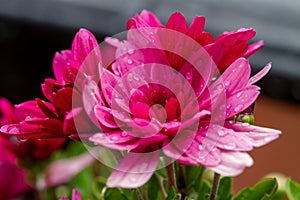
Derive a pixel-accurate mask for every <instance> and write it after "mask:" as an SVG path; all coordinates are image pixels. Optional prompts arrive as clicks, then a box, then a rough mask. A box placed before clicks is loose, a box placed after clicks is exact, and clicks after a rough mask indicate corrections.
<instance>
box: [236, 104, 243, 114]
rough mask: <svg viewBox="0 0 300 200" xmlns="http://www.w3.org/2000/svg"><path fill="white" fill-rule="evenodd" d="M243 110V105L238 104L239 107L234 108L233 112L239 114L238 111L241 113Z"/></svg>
mask: <svg viewBox="0 0 300 200" xmlns="http://www.w3.org/2000/svg"><path fill="white" fill-rule="evenodd" d="M243 108H244V105H243V104H239V105H237V106H236V107H235V108H234V112H239V111H241V110H242V109H243Z"/></svg>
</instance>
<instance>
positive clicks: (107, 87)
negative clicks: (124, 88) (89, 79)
mask: <svg viewBox="0 0 300 200" xmlns="http://www.w3.org/2000/svg"><path fill="white" fill-rule="evenodd" d="M100 82H101V89H102V92H103V95H104V98H105V100H106V102H107V103H108V105H110V106H111V104H112V98H113V92H114V91H115V87H116V84H117V83H118V77H117V76H115V75H114V74H113V73H111V72H110V71H108V70H104V71H103V73H102V74H101V76H100Z"/></svg>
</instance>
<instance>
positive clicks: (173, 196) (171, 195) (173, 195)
mask: <svg viewBox="0 0 300 200" xmlns="http://www.w3.org/2000/svg"><path fill="white" fill-rule="evenodd" d="M176 197H177V195H176V191H175V189H174V188H173V187H172V188H171V189H170V191H169V194H168V196H167V198H166V200H176V199H177V198H176Z"/></svg>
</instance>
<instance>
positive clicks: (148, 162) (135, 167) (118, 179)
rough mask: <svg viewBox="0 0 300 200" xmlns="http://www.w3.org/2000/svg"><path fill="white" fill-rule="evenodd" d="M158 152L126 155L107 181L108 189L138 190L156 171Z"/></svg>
mask: <svg viewBox="0 0 300 200" xmlns="http://www.w3.org/2000/svg"><path fill="white" fill-rule="evenodd" d="M158 160H159V151H154V152H150V153H132V152H130V153H128V154H127V155H126V156H125V157H124V158H123V159H122V160H121V162H120V163H119V165H118V166H117V168H116V169H115V170H114V171H113V172H112V174H111V175H110V176H109V178H108V180H107V183H106V184H107V186H108V187H122V188H138V187H140V186H142V185H144V184H145V183H146V182H147V181H148V180H149V179H150V178H151V176H152V174H153V173H154V171H155V170H156V166H157V164H158Z"/></svg>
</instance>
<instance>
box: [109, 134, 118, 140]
mask: <svg viewBox="0 0 300 200" xmlns="http://www.w3.org/2000/svg"><path fill="white" fill-rule="evenodd" d="M111 140H113V141H117V140H119V137H118V136H116V135H114V136H112V137H111Z"/></svg>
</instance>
